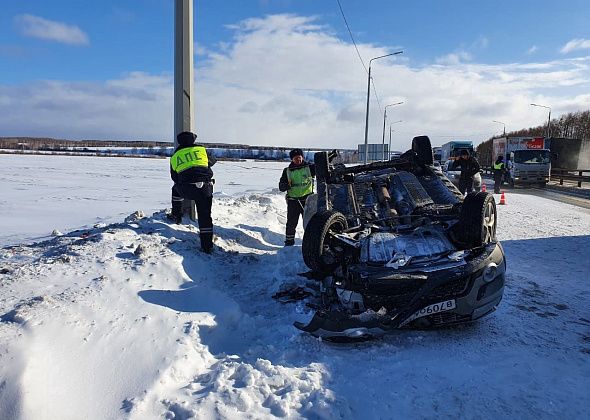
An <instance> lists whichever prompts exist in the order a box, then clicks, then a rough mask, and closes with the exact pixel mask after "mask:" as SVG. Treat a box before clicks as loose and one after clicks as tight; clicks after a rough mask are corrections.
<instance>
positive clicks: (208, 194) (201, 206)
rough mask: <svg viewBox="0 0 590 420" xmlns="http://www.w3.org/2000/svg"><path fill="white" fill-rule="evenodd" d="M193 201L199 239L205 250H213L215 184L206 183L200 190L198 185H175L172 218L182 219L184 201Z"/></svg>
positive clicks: (173, 188)
mask: <svg viewBox="0 0 590 420" xmlns="http://www.w3.org/2000/svg"><path fill="white" fill-rule="evenodd" d="M185 199H187V200H193V201H194V202H195V205H196V207H197V218H198V220H199V237H200V238H201V247H202V248H203V249H204V250H210V249H211V248H213V219H211V205H212V204H213V184H212V183H211V182H204V183H203V186H202V187H201V188H199V187H198V186H197V185H196V184H174V186H173V187H172V216H173V217H175V218H176V217H178V218H180V217H182V203H183V201H184V200H185Z"/></svg>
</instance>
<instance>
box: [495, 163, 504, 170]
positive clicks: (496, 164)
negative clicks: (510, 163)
mask: <svg viewBox="0 0 590 420" xmlns="http://www.w3.org/2000/svg"><path fill="white" fill-rule="evenodd" d="M501 169H504V162H500V163H494V170H501Z"/></svg>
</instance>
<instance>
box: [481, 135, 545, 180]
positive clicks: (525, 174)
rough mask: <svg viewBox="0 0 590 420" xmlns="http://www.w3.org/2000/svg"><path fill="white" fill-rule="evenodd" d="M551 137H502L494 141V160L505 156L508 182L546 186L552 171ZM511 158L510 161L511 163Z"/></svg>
mask: <svg viewBox="0 0 590 420" xmlns="http://www.w3.org/2000/svg"><path fill="white" fill-rule="evenodd" d="M550 143H551V142H550V139H546V138H544V137H500V138H496V139H494V141H493V147H492V162H495V161H496V159H497V158H498V156H503V157H504V163H505V164H506V167H507V168H508V169H509V175H510V176H509V178H508V182H509V183H510V185H511V186H515V185H533V184H535V185H539V186H542V187H544V186H545V185H547V181H549V174H550V173H551V151H550ZM509 160H510V163H509Z"/></svg>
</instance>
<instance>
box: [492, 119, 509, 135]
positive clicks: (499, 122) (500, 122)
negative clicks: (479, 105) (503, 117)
mask: <svg viewBox="0 0 590 420" xmlns="http://www.w3.org/2000/svg"><path fill="white" fill-rule="evenodd" d="M492 122H495V123H498V124H502V125H503V126H504V137H506V124H504V123H503V122H502V121H496V120H492Z"/></svg>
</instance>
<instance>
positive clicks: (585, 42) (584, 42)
mask: <svg viewBox="0 0 590 420" xmlns="http://www.w3.org/2000/svg"><path fill="white" fill-rule="evenodd" d="M589 49H590V39H572V40H571V41H569V42H568V43H567V44H565V45H564V46H563V48H562V49H561V53H562V54H567V53H570V52H572V51H576V50H589Z"/></svg>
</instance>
